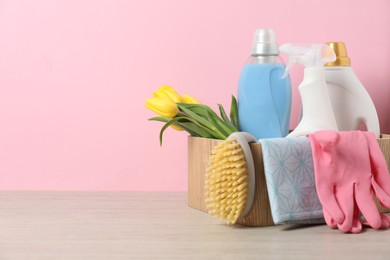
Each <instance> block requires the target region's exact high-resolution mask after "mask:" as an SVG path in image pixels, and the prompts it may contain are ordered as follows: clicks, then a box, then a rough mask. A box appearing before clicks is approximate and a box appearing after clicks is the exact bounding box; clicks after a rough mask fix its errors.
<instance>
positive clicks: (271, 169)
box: [260, 137, 325, 224]
mask: <svg viewBox="0 0 390 260" xmlns="http://www.w3.org/2000/svg"><path fill="white" fill-rule="evenodd" d="M260 143H261V147H262V152H263V161H264V171H265V177H266V182H267V189H268V196H269V200H270V205H271V212H272V218H273V221H274V223H275V224H319V223H325V221H324V218H323V212H322V206H321V203H320V201H319V199H318V196H317V192H316V184H315V178H314V166H313V157H312V152H311V147H310V142H309V138H307V137H297V138H272V139H261V140H260Z"/></svg>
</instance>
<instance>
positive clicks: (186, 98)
mask: <svg viewBox="0 0 390 260" xmlns="http://www.w3.org/2000/svg"><path fill="white" fill-rule="evenodd" d="M182 100H183V102H184V103H187V104H200V102H199V100H197V99H196V98H194V97H192V96H190V95H187V94H184V95H183V96H182Z"/></svg>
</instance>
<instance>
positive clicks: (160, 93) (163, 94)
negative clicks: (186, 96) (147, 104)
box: [153, 86, 183, 103]
mask: <svg viewBox="0 0 390 260" xmlns="http://www.w3.org/2000/svg"><path fill="white" fill-rule="evenodd" d="M153 96H154V97H155V98H161V99H164V100H168V101H172V102H175V103H177V102H179V103H181V102H182V101H183V100H182V98H181V96H180V95H179V94H178V93H177V92H176V91H175V90H174V89H173V88H172V87H170V86H161V87H160V88H159V89H158V90H157V91H156V92H154V93H153Z"/></svg>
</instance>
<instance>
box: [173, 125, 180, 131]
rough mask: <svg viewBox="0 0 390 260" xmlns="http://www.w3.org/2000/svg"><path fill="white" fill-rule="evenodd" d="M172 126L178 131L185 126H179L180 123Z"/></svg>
mask: <svg viewBox="0 0 390 260" xmlns="http://www.w3.org/2000/svg"><path fill="white" fill-rule="evenodd" d="M171 127H172V128H173V129H175V130H176V131H183V128H181V127H180V126H178V125H171Z"/></svg>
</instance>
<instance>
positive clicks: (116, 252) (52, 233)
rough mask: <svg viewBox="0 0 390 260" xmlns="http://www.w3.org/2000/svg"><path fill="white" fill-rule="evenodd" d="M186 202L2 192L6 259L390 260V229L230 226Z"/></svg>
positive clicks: (1, 245)
mask: <svg viewBox="0 0 390 260" xmlns="http://www.w3.org/2000/svg"><path fill="white" fill-rule="evenodd" d="M186 197H187V194H186V193H126V192H117V193H105V192H101V193H91V192H0V259H1V260H8V259H18V260H19V259H22V260H25V259H26V260H28V259H37V260H46V259H59V260H60V259H107V260H111V259H332V260H333V259H343V260H344V259H354V260H358V259H370V260H372V259H390V257H389V256H390V230H386V231H375V230H372V229H365V232H363V233H361V234H357V235H351V234H343V233H341V232H339V231H338V230H331V229H329V228H328V227H326V226H325V225H319V226H295V225H284V226H271V227H263V228H253V227H245V226H240V225H235V226H226V225H224V224H222V223H221V222H219V221H218V220H217V219H214V218H212V217H210V216H209V215H207V214H205V213H204V212H201V211H199V210H194V209H192V208H189V207H187V199H186Z"/></svg>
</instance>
